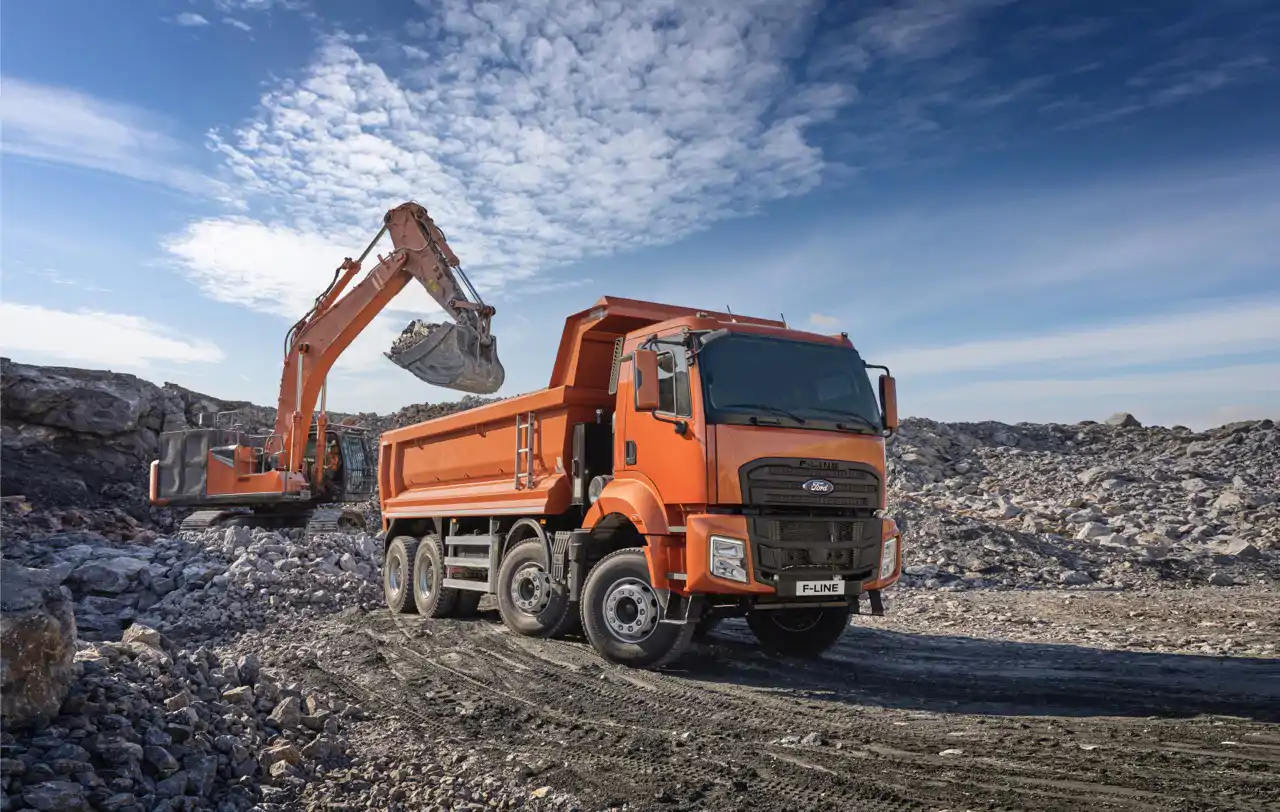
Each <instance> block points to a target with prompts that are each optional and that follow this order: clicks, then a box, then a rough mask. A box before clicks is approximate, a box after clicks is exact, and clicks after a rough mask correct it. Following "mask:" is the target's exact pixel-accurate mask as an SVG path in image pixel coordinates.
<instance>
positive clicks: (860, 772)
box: [294, 597, 1280, 810]
mask: <svg viewBox="0 0 1280 812" xmlns="http://www.w3.org/2000/svg"><path fill="white" fill-rule="evenodd" d="M1226 600H1231V598H1230V597H1228V598H1226ZM324 623H325V627H324V628H323V630H322V634H320V635H319V636H318V637H317V638H316V639H319V640H322V641H323V642H321V643H318V644H316V645H314V646H313V647H312V648H310V649H308V651H309V654H308V655H307V656H306V657H304V658H303V659H302V660H301V661H299V662H297V663H296V664H295V666H294V667H295V668H297V669H298V670H299V672H300V674H301V672H305V677H306V679H308V680H311V681H319V682H322V683H327V684H328V686H329V687H331V688H332V689H333V690H335V691H337V692H340V693H343V694H346V695H348V696H350V698H351V699H352V700H354V701H358V702H359V703H361V705H362V706H363V707H365V708H367V709H369V710H371V711H374V712H376V713H379V714H380V715H382V716H383V717H384V719H386V720H387V721H386V722H385V724H387V725H390V727H389V728H387V729H386V731H385V735H384V738H385V739H386V740H387V742H388V745H387V746H389V747H394V746H395V742H403V741H405V739H406V737H416V738H418V739H425V740H432V739H434V740H439V741H444V740H449V741H453V742H457V743H465V745H466V746H467V748H468V749H469V751H470V752H472V753H474V754H475V755H477V756H480V757H483V758H484V760H485V761H486V762H490V763H492V764H496V765H503V764H505V765H507V766H508V767H509V766H511V765H512V764H513V763H514V764H515V765H516V766H517V768H518V769H519V770H521V771H523V774H525V775H528V776H536V782H537V783H540V784H545V785H547V786H549V787H552V788H554V790H555V791H557V792H568V793H572V794H573V795H574V796H575V797H576V798H577V799H579V802H580V804H581V806H582V808H585V809H604V808H609V807H624V808H627V809H664V810H678V809H714V810H850V809H858V808H874V809H877V810H916V809H919V810H966V809H973V810H978V809H1014V810H1103V809H1108V810H1109V809H1116V810H1264V809H1277V808H1280V660H1276V659H1274V658H1263V657H1254V658H1244V657H1241V658H1233V657H1206V656H1196V655H1190V654H1168V653H1150V652H1133V651H1123V650H1106V649H1099V648H1087V647H1080V646H1074V645H1053V644H1046V643H1036V642H1025V641H1024V642H1012V641H1008V640H998V639H989V638H988V639H984V638H981V637H964V636H939V635H936V634H926V633H921V632H918V631H917V632H913V633H904V632H901V631H896V630H893V629H892V628H888V624H887V619H881V620H873V619H870V618H866V619H863V620H861V622H860V625H859V627H858V628H855V629H852V630H851V631H850V633H849V634H848V635H846V638H845V640H844V642H843V643H842V644H841V645H840V646H839V647H838V648H837V649H836V650H835V651H833V652H832V653H831V654H829V655H828V656H827V657H826V658H825V659H823V660H819V661H809V662H803V661H796V660H785V659H778V658H773V657H770V656H767V655H764V654H762V653H761V652H759V651H758V650H757V649H756V647H755V646H754V644H753V642H752V638H751V635H750V633H749V632H748V631H747V629H746V627H745V625H744V624H741V623H740V622H727V623H726V624H724V625H723V626H721V628H720V629H719V630H717V632H716V633H715V634H714V635H713V636H712V637H711V638H709V639H708V640H707V641H705V642H704V643H702V644H700V645H697V646H696V647H695V648H694V649H693V650H692V651H691V653H690V654H689V655H687V656H686V657H684V658H683V659H682V660H681V661H680V662H679V663H678V665H677V666H676V667H675V669H674V670H672V671H669V672H666V673H661V674H656V673H651V672H642V671H633V670H627V669H622V668H616V667H613V666H608V665H605V664H604V663H602V662H601V661H600V660H599V659H598V658H597V657H596V656H595V654H594V653H593V651H592V650H591V648H590V647H589V646H588V645H587V644H586V643H585V642H584V641H583V640H581V639H569V640H564V641H546V640H534V639H529V638H524V637H519V636H516V635H514V634H511V633H510V632H508V631H507V629H506V628H505V627H504V626H503V625H502V624H501V622H500V620H499V619H498V617H497V614H496V612H492V611H489V612H486V613H483V614H482V615H481V617H480V618H478V619H474V620H467V621H424V620H421V619H419V618H418V617H417V616H413V615H408V616H392V615H391V614H389V613H387V612H385V611H375V612H369V613H351V614H348V615H347V616H344V617H339V618H332V619H330V620H328V621H324ZM873 626H878V628H872V627H873Z"/></svg>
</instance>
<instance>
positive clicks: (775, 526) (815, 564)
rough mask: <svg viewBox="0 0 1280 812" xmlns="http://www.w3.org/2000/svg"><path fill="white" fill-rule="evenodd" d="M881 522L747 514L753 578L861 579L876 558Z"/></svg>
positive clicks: (874, 562) (766, 581)
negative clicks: (831, 577)
mask: <svg viewBox="0 0 1280 812" xmlns="http://www.w3.org/2000/svg"><path fill="white" fill-rule="evenodd" d="M881 523H882V520H880V519H875V518H866V519H844V518H835V519H833V518H820V517H815V518H792V517H787V516H769V515H764V516H751V517H748V519H747V532H748V534H749V535H750V537H751V549H752V558H753V559H754V562H755V576H756V580H758V581H760V582H761V583H767V584H772V583H774V582H775V581H776V580H777V578H778V577H779V576H783V577H791V576H796V577H804V576H814V577H826V576H830V575H842V576H844V577H845V578H853V579H864V580H865V579H866V578H868V577H870V574H871V571H872V570H873V569H874V568H875V566H876V565H877V564H878V563H879V561H880V531H881Z"/></svg>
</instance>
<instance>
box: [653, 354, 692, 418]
mask: <svg viewBox="0 0 1280 812" xmlns="http://www.w3.org/2000/svg"><path fill="white" fill-rule="evenodd" d="M658 411H660V412H665V413H666V414H672V415H679V416H681V417H689V416H691V415H692V414H693V411H692V409H691V407H690V404H689V370H688V368H687V367H686V366H685V360H684V355H683V353H677V352H672V351H670V350H664V351H661V352H659V353H658Z"/></svg>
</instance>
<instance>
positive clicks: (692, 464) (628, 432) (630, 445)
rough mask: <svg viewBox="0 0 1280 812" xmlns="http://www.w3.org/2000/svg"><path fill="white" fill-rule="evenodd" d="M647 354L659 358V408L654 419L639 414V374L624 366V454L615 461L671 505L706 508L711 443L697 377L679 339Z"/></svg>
mask: <svg viewBox="0 0 1280 812" xmlns="http://www.w3.org/2000/svg"><path fill="white" fill-rule="evenodd" d="M639 343H640V342H638V341H637V342H636V345H635V346H633V347H632V348H631V349H635V348H636V347H637V346H639ZM648 349H652V350H654V351H656V352H657V354H658V402H659V408H658V409H657V411H656V412H653V413H650V412H638V411H636V409H635V387H634V383H635V370H634V367H633V365H632V364H630V363H628V364H626V365H625V367H624V368H625V372H624V375H626V381H625V382H626V387H625V390H624V392H620V394H623V395H624V397H625V398H626V402H624V403H620V404H619V406H620V407H621V408H620V411H621V412H622V414H623V415H624V416H625V419H624V423H623V426H622V431H621V432H619V433H620V435H621V437H620V438H619V439H620V440H621V442H620V445H621V449H620V451H621V453H620V454H618V456H617V457H616V459H617V460H619V461H620V462H621V464H622V467H621V468H620V469H618V470H619V472H622V471H629V472H632V473H634V474H637V475H640V476H642V477H643V478H646V479H648V480H649V481H650V482H652V483H653V484H654V486H655V487H656V488H657V489H658V493H659V494H660V495H661V497H662V501H663V502H665V503H667V504H669V505H672V504H706V503H707V479H706V465H707V443H706V436H705V434H704V432H705V429H704V428H703V421H702V420H701V419H700V417H699V415H700V413H701V407H702V403H701V401H702V398H701V397H700V392H699V391H698V390H699V387H697V386H695V385H694V383H695V381H696V375H694V374H691V372H690V364H689V358H688V355H687V353H686V350H685V346H684V344H683V342H682V340H681V336H680V335H679V334H675V335H668V336H665V337H660V338H659V339H658V340H657V342H656V343H654V344H650V345H648ZM681 424H683V429H681V428H680V425H681Z"/></svg>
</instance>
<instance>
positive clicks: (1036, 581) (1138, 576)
mask: <svg viewBox="0 0 1280 812" xmlns="http://www.w3.org/2000/svg"><path fill="white" fill-rule="evenodd" d="M1115 422H1116V423H1117V424H1118V425H1111V424H1108V423H1083V424H1079V425H1074V426H1058V425H1030V424H1019V425H1014V426H1010V425H1004V424H1000V423H979V424H961V423H953V424H945V423H937V422H935V421H931V420H922V419H917V418H912V419H908V420H906V421H904V424H903V426H902V430H901V431H900V432H899V434H898V435H897V436H896V437H895V438H894V439H893V441H892V442H891V444H890V446H889V454H888V456H889V461H888V463H889V481H890V502H891V505H890V512H891V513H892V514H893V515H894V516H895V517H896V518H897V519H898V521H899V523H900V524H902V525H905V527H906V529H907V531H908V533H909V537H910V548H909V549H910V552H909V553H908V559H907V563H908V567H907V569H906V572H905V576H906V577H905V578H904V579H903V583H904V584H905V585H907V586H910V587H916V586H919V587H926V588H940V589H953V590H954V589H969V588H982V587H1006V588H1008V587H1024V586H1040V587H1042V586H1047V585H1055V586H1057V585H1061V586H1081V587H1083V586H1091V585H1096V586H1103V587H1110V588H1116V589H1124V588H1129V587H1134V586H1153V585H1160V586H1165V587H1174V586H1192V585H1203V584H1211V585H1214V586H1233V585H1236V584H1241V585H1243V584H1271V585H1274V584H1276V583H1278V582H1280V427H1277V426H1276V425H1275V424H1274V423H1273V422H1272V421H1270V420H1261V421H1255V422H1246V423H1237V424H1233V425H1229V426H1222V427H1219V428H1216V429H1212V430H1210V431H1206V432H1193V431H1191V430H1189V429H1185V428H1177V427H1175V428H1172V429H1168V428H1162V427H1148V428H1144V427H1142V426H1140V425H1138V424H1137V421H1136V419H1135V418H1133V416H1132V415H1118V416H1116V418H1115Z"/></svg>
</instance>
